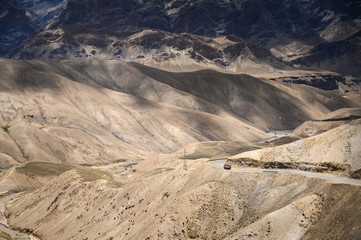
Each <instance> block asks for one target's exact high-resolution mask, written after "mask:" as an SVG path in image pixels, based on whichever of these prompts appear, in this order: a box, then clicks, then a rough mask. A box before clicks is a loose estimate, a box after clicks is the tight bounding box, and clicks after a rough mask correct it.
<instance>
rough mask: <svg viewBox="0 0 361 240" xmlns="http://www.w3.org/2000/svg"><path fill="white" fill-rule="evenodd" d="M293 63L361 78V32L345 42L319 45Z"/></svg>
mask: <svg viewBox="0 0 361 240" xmlns="http://www.w3.org/2000/svg"><path fill="white" fill-rule="evenodd" d="M293 63H294V64H299V65H302V66H307V67H311V68H312V67H313V68H320V69H326V70H330V71H335V72H338V73H341V74H345V75H347V74H351V75H353V76H361V67H360V66H361V31H358V32H357V33H355V34H353V35H352V36H351V37H349V38H347V39H344V40H340V41H335V42H330V43H322V44H319V45H317V46H316V47H314V48H313V49H312V50H311V52H310V53H309V54H308V55H307V56H304V57H301V58H298V59H296V60H295V61H293Z"/></svg>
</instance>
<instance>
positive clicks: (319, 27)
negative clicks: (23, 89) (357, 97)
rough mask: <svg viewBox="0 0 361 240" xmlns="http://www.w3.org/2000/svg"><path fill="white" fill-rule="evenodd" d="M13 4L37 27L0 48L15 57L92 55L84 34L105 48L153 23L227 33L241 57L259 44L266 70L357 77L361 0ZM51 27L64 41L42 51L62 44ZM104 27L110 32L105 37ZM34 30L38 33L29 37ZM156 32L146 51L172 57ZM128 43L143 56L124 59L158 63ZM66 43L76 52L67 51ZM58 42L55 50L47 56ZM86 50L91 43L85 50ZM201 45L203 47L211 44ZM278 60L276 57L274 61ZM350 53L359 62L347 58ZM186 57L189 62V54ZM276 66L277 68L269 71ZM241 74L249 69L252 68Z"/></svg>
mask: <svg viewBox="0 0 361 240" xmlns="http://www.w3.org/2000/svg"><path fill="white" fill-rule="evenodd" d="M18 4H19V6H20V7H21V8H23V9H25V11H26V14H27V16H29V18H28V19H27V20H28V21H29V20H30V22H31V24H32V25H34V24H35V25H36V26H37V29H32V30H31V31H29V32H26V31H21V32H22V34H23V35H24V37H25V36H27V37H28V38H29V39H28V41H27V43H26V45H24V44H25V43H24V42H18V41H16V42H14V44H12V45H11V46H10V47H7V48H4V52H3V54H2V55H6V56H10V57H14V58H25V59H29V58H38V57H40V58H41V59H44V58H46V57H48V58H51V57H53V56H58V55H62V56H64V55H66V57H69V56H71V57H73V56H81V55H89V53H88V52H87V49H85V51H86V52H83V49H81V48H80V47H78V45H81V44H84V45H86V46H87V45H88V44H86V43H84V41H85V39H86V38H98V39H102V38H104V37H105V39H106V40H105V41H104V43H102V44H101V45H102V46H103V47H102V48H105V47H107V48H113V46H112V45H111V43H112V39H109V37H110V38H114V36H117V35H118V34H121V35H124V34H125V35H129V34H130V33H135V32H140V31H143V30H144V29H150V30H152V31H156V32H162V33H163V34H166V35H172V36H176V35H175V34H179V37H177V38H182V39H183V38H184V36H190V35H192V36H198V37H199V38H205V37H208V38H210V39H218V38H222V37H227V36H232V39H236V41H235V42H240V43H241V46H239V47H236V48H235V49H232V48H231V49H229V50H231V51H232V54H235V55H237V56H239V55H242V54H239V53H238V52H242V51H244V50H242V49H243V48H244V47H243V45H244V42H247V43H248V44H249V45H252V46H253V48H256V47H257V48H259V49H260V51H258V52H263V53H264V54H266V55H267V56H268V58H272V59H273V60H272V61H277V62H278V63H277V64H276V67H275V66H274V65H275V64H271V66H266V67H264V66H263V61H264V60H263V59H259V58H258V56H257V58H258V60H257V61H260V62H261V66H260V68H261V69H262V68H263V69H264V68H268V69H269V68H271V72H272V71H275V72H276V71H278V70H282V69H284V66H283V65H288V66H289V65H292V64H293V66H294V67H297V68H308V69H311V70H330V71H335V72H338V73H341V74H344V75H353V76H355V77H359V70H358V69H360V67H359V66H360V65H359V60H358V59H359V57H358V55H359V54H358V52H359V49H360V47H359V42H360V40H359V38H355V39H353V40H352V41H351V40H350V38H352V36H354V35H355V34H356V33H357V32H358V31H359V30H360V29H361V23H360V12H361V3H360V1H351V0H343V1H333V0H328V1H319V0H312V1H301V0H299V1H288V0H279V1H269V0H258V1H251V0H243V1H224V0H222V1H209V0H197V1H195V0H192V1H191V0H187V1H186V0H183V1H178V0H177V1H174V0H172V1H170V0H167V1H161V0H152V1H138V0H122V1H115V0H111V1H106V2H104V1H98V0H84V1H83V0H82V1H80V0H70V1H65V0H63V1H60V0H57V1H35V2H34V1H25V0H18ZM23 11H24V10H23ZM69 29H71V30H69ZM55 32H57V33H59V32H66V33H65V35H66V38H67V40H66V41H65V42H66V43H65V44H64V45H61V46H57V47H56V48H55V47H54V46H50V48H49V51H48V50H46V49H45V50H44V48H48V45H49V42H54V44H53V45H57V44H59V43H60V44H62V42H59V40H62V39H58V38H55V39H54V36H53V33H55ZM89 32H92V36H90V35H89ZM105 32H107V33H108V35H109V36H104V35H105V34H104V33H105ZM35 34H37V35H36V36H35V37H34V38H33V39H31V40H30V38H32V37H33V35H35ZM62 34H63V33H62ZM82 34H84V36H83V41H79V39H78V38H79V35H82ZM95 35H97V36H95ZM159 37H161V36H160V35H159V36H158V37H155V39H151V38H149V39H148V40H147V41H148V42H147V44H146V45H147V46H146V48H147V49H146V51H148V49H150V51H149V53H152V54H153V53H154V54H155V55H156V57H155V58H156V59H162V60H163V59H164V58H163V57H162V55H164V56H165V58H167V56H166V55H169V56H173V54H172V53H171V52H168V50H167V49H166V50H165V52H164V50H163V49H162V51H160V52H161V53H160V54H159V52H158V53H157V52H156V51H153V49H154V46H150V45H151V43H150V41H153V40H154V41H157V40H159V39H158V38H159ZM115 38H116V39H117V38H118V37H115ZM117 40H119V39H117ZM185 41H187V42H188V43H187V45H189V42H191V41H194V43H192V44H193V45H199V41H198V40H197V37H194V38H189V37H188V38H187V40H185ZM233 41H234V40H233ZM42 42H44V46H42V47H40V45H41V44H42ZM132 44H133V45H134V48H135V49H137V51H140V52H141V54H136V55H138V56H139V58H137V56H135V57H134V58H133V57H128V56H122V54H120V52H118V55H120V58H121V59H125V60H129V59H131V60H132V61H137V62H140V63H143V64H148V65H150V66H157V65H158V66H159V64H155V65H154V63H153V60H152V59H151V60H149V59H148V58H147V57H145V59H143V58H142V56H145V55H147V54H146V53H143V52H142V49H140V50H139V48H143V45H144V43H143V44H142V43H139V42H134V41H133V42H132ZM157 44H158V46H157V47H160V46H159V43H157ZM34 45H35V46H34ZM69 45H70V46H69ZM126 45H129V43H127V44H126ZM160 45H162V44H160ZM203 45H204V44H203ZM36 46H38V47H39V48H40V49H41V50H42V51H41V52H38V51H35V52H33V53H32V52H31V51H32V48H33V47H36ZM166 46H167V47H169V46H170V47H171V48H172V49H174V48H178V47H179V46H178V44H177V43H175V42H174V43H171V42H168V43H167V44H166ZM328 46H329V47H328ZM71 47H72V48H74V50H72V49H69V48H71ZM87 47H88V46H87ZM118 47H119V46H118ZM131 47H132V46H131ZM335 47H336V48H338V49H340V48H341V49H342V50H339V52H338V53H337V52H333V53H329V51H335ZM58 48H60V50H57V51H55V53H52V54H49V52H51V51H52V50H55V49H58ZM119 48H121V47H119ZM238 48H241V49H238ZM5 49H6V50H5ZM355 49H356V51H355ZM123 50H124V49H122V50H121V51H122V53H123V55H127V54H125V53H124V51H123ZM29 51H30V53H29ZM79 51H80V52H79ZM91 51H92V50H91V49H89V52H91ZM95 51H96V50H95ZM102 51H104V50H102ZM202 51H208V49H205V50H202ZM251 51H252V50H251ZM115 52H117V51H115ZM198 52H199V51H197V50H195V51H191V52H190V55H191V58H192V59H198V61H202V60H203V59H202V58H204V57H205V58H206V62H207V61H208V60H207V59H209V56H204V55H202V54H198ZM252 52H254V51H252ZM210 54H211V57H212V59H211V61H212V60H213V58H218V60H217V63H215V64H216V65H220V66H222V68H226V69H230V71H235V72H240V71H244V69H247V63H246V64H244V66H243V67H241V68H237V67H234V68H233V67H230V66H229V65H230V63H229V62H230V60H229V59H222V57H223V55H224V54H218V53H210ZM271 55H274V56H271ZM106 57H109V58H113V57H114V56H113V54H110V53H107V54H106ZM226 58H227V57H226ZM246 58H247V57H246ZM276 58H278V59H277V60H276ZM355 58H356V61H352V60H353V59H355ZM338 60H340V61H341V64H340V65H338V64H337V62H338ZM190 61H191V62H192V60H191V59H190ZM267 61H268V60H267ZM282 61H285V63H282V64H281V65H282V66H281V67H280V69H278V68H277V67H278V66H279V65H280V64H279V63H280V62H282ZM252 62H254V61H253V60H251V63H250V64H251V65H252V67H254V64H253V63H252ZM212 64H214V63H212ZM212 64H211V65H212ZM177 65H178V69H179V68H181V67H183V65H182V64H179V63H177ZM203 65H204V64H203ZM206 65H207V64H206ZM234 65H237V64H236V63H235V64H234ZM267 65H268V64H267ZM203 67H204V66H203ZM274 68H276V69H275V70H274ZM196 69H197V68H196ZM188 70H191V69H188ZM245 72H246V73H253V72H254V71H248V72H247V71H245Z"/></svg>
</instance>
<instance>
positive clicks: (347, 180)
mask: <svg viewBox="0 0 361 240" xmlns="http://www.w3.org/2000/svg"><path fill="white" fill-rule="evenodd" d="M225 162H226V160H218V161H210V162H209V163H210V164H211V165H212V166H214V167H216V168H220V169H222V170H224V169H223V165H224V163H225ZM224 171H231V172H239V173H252V172H256V173H257V172H266V173H290V174H299V175H303V176H308V177H316V178H321V179H325V180H329V181H331V182H334V183H343V184H354V185H359V186H361V180H356V179H351V178H344V177H337V176H332V175H326V174H321V173H314V172H305V171H298V170H292V169H255V168H232V169H231V170H224Z"/></svg>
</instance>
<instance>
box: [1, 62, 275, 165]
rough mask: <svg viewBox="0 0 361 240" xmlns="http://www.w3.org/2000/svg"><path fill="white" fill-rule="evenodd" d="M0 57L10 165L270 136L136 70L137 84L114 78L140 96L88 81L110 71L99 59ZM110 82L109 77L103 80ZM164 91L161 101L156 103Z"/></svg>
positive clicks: (92, 160)
mask: <svg viewBox="0 0 361 240" xmlns="http://www.w3.org/2000/svg"><path fill="white" fill-rule="evenodd" d="M1 61H2V63H3V64H2V66H1V68H2V73H3V74H2V76H1V88H2V93H1V104H2V108H3V109H4V111H2V113H1V125H2V126H4V130H2V131H3V133H2V135H1V136H3V137H2V138H4V140H5V142H6V144H7V145H9V147H12V148H14V149H16V146H17V147H18V150H17V151H14V152H10V151H8V150H7V148H6V149H4V152H3V155H2V156H4V158H5V159H7V161H8V165H9V166H11V165H13V164H14V161H17V162H24V161H25V159H26V160H30V161H41V162H43V161H46V162H58V163H60V162H68V163H72V164H100V163H109V162H114V161H117V160H121V159H133V160H135V159H138V158H141V157H142V156H148V155H149V154H154V153H160V152H170V151H174V150H177V149H179V148H180V147H182V146H184V145H186V144H189V143H192V142H199V141H212V140H233V141H235V140H246V141H258V140H261V139H264V138H267V136H268V135H267V134H266V133H264V132H262V131H261V130H258V129H256V128H255V127H253V126H251V125H250V124H249V123H248V122H247V121H243V120H242V119H241V118H239V117H238V116H237V115H235V114H232V113H230V112H228V111H226V110H224V109H223V108H222V107H219V106H217V105H215V104H210V103H207V102H206V101H204V100H203V101H202V100H198V98H196V97H193V96H191V95H189V94H187V93H184V92H180V91H177V90H174V89H173V90H172V88H171V87H170V86H167V85H163V84H159V83H158V84H157V85H158V86H156V88H157V89H158V90H157V91H154V89H153V82H155V81H154V80H150V79H144V76H142V75H139V74H138V75H135V74H133V76H132V77H135V79H134V82H133V81H132V80H133V78H130V79H129V78H126V77H124V78H122V77H121V76H118V77H119V78H118V79H117V80H118V81H120V82H122V81H125V82H127V81H128V84H125V85H124V88H118V89H117V90H118V91H121V90H123V91H124V92H127V89H128V90H129V92H130V93H133V94H134V95H138V96H133V95H130V94H126V93H122V92H117V91H112V90H109V89H106V88H103V87H101V86H100V85H98V84H97V83H95V82H94V81H92V79H93V78H96V77H97V76H96V75H95V76H94V75H93V76H92V77H90V76H91V75H92V71H93V72H94V73H97V74H98V76H101V74H102V73H107V70H106V69H103V72H101V71H99V72H96V69H97V70H99V69H101V67H102V65H94V69H93V70H92V71H90V69H91V65H89V64H86V65H85V66H87V67H88V68H87V70H88V72H86V71H83V69H82V68H81V67H80V66H82V63H80V66H79V65H77V63H75V64H74V65H71V64H69V63H64V64H60V65H56V64H55V65H52V64H49V63H45V62H23V61H18V62H17V61H15V62H14V61H7V60H1ZM119 67H121V65H119ZM123 67H126V68H127V65H126V64H125V65H124V64H123ZM66 69H67V70H66ZM110 73H111V74H114V72H110ZM110 73H108V74H110ZM88 74H89V75H88ZM74 79H76V80H77V81H79V82H82V83H77V82H75V81H72V80H74ZM110 79H111V78H110ZM142 79H144V81H142ZM98 80H104V79H102V78H98ZM99 83H100V84H101V83H102V82H99ZM112 83H113V82H112V81H111V80H109V81H108V82H103V85H107V84H110V85H111V84H112ZM148 84H150V85H148ZM155 84H156V82H155ZM155 84H154V85H155ZM147 85H148V86H149V87H148V86H147ZM162 88H163V90H162ZM172 91H173V92H174V97H177V95H178V98H180V97H182V98H181V99H182V103H184V104H186V105H185V107H178V106H172V105H170V104H166V103H168V102H169V103H172V101H175V102H177V101H178V102H179V101H180V100H175V99H174V98H172V95H171V92H172ZM79 92H82V94H81V95H79ZM158 93H159V95H158ZM162 95H164V98H165V99H166V100H165V101H164V102H165V103H161V102H160V103H157V102H155V101H153V100H159V99H158V97H159V96H162ZM142 97H148V98H149V100H147V99H145V98H142ZM154 98H155V99H154ZM167 99H169V100H167ZM198 102H200V103H199V104H198ZM175 105H177V104H175ZM193 106H194V107H193ZM202 106H205V107H202ZM207 107H209V109H211V110H210V111H208V112H209V113H207V111H206V110H208V108H207ZM204 109H205V110H204ZM4 154H5V155H4Z"/></svg>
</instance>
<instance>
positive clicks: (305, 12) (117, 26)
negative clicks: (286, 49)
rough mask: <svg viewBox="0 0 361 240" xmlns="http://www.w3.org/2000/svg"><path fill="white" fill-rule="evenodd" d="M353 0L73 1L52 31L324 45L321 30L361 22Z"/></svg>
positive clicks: (358, 7) (358, 6)
mask: <svg viewBox="0 0 361 240" xmlns="http://www.w3.org/2000/svg"><path fill="white" fill-rule="evenodd" d="M360 13H361V2H360V1H353V0H342V1H337V0H327V1H320V0H310V1H304V0H292V1H290V0H276V1H271V0H258V1H254V0H243V1H225V0H221V1H211V0H177V1H174V0H173V1H170V0H168V1H160V0H152V1H136V0H121V1H116V0H109V1H106V2H105V1H100V0H81V1H80V0H71V1H70V2H69V4H68V6H67V8H66V10H65V11H63V12H62V13H61V14H60V16H59V18H58V19H56V21H55V22H54V23H53V24H52V26H51V28H57V27H59V26H63V25H74V26H79V25H82V26H87V27H91V28H96V29H109V30H113V31H118V32H124V31H133V30H139V29H141V28H152V29H160V30H165V31H170V32H175V33H182V32H187V33H192V34H197V35H203V36H212V37H215V36H220V35H231V34H234V35H236V36H239V37H242V38H243V39H245V40H247V41H251V42H253V43H257V44H269V43H270V42H272V41H273V40H275V39H277V38H279V37H281V36H282V37H287V38H295V39H301V40H304V41H307V42H320V41H321V39H320V36H319V34H318V32H319V31H321V30H322V29H324V28H326V27H327V26H329V25H330V24H332V23H334V22H340V21H349V20H353V19H356V18H358V17H360Z"/></svg>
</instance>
